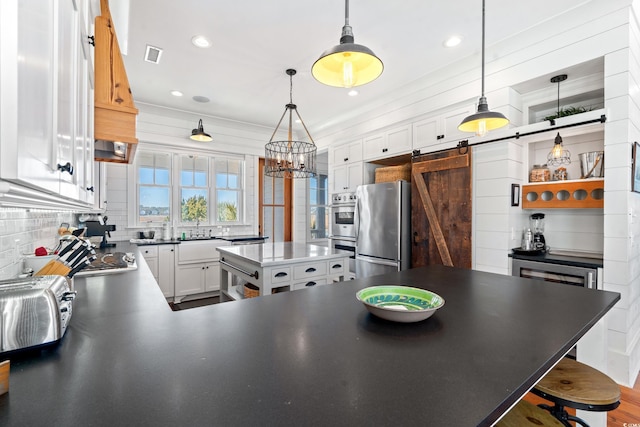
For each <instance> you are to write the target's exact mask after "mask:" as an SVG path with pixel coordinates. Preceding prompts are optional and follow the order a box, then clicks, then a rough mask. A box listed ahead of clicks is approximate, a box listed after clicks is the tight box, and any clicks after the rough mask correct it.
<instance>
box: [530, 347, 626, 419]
mask: <svg viewBox="0 0 640 427" xmlns="http://www.w3.org/2000/svg"><path fill="white" fill-rule="evenodd" d="M531 391H532V392H533V393H534V394H536V395H538V396H540V397H543V398H545V399H547V400H549V401H551V402H554V403H557V404H559V405H563V406H568V407H570V408H575V409H584V410H588V411H610V410H613V409H615V408H617V407H618V405H620V387H619V386H618V384H616V383H615V381H613V380H612V379H611V378H609V377H608V376H607V375H605V374H603V373H602V372H600V371H598V370H597V369H594V368H592V367H590V366H588V365H585V364H584V363H580V362H578V361H576V360H573V359H569V358H567V357H564V358H563V359H562V360H561V361H560V362H558V364H557V365H556V366H555V367H554V368H553V369H552V370H551V371H549V373H547V375H545V376H544V378H542V379H541V380H540V382H538V384H536V385H535V386H534V388H533V390H531Z"/></svg>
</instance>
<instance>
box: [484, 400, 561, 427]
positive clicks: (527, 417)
mask: <svg viewBox="0 0 640 427" xmlns="http://www.w3.org/2000/svg"><path fill="white" fill-rule="evenodd" d="M540 426H549V427H564V424H562V423H561V422H560V421H558V420H557V419H556V418H555V417H554V416H553V415H551V414H550V413H548V412H547V411H544V410H542V409H540V408H538V407H537V406H536V405H534V404H533V403H529V402H527V401H526V400H521V401H520V402H518V403H517V404H516V406H514V407H513V408H511V410H510V411H509V412H507V414H506V415H505V416H504V417H502V419H501V420H500V421H498V423H497V424H496V427H540Z"/></svg>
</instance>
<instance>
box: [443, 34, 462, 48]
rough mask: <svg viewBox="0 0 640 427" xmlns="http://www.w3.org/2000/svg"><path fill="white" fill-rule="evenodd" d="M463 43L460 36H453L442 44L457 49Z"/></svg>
mask: <svg viewBox="0 0 640 427" xmlns="http://www.w3.org/2000/svg"><path fill="white" fill-rule="evenodd" d="M460 42H462V37H460V36H451V37H449V38H448V39H446V40H445V41H444V42H443V43H442V44H443V45H444V47H455V46H458V45H459V44H460Z"/></svg>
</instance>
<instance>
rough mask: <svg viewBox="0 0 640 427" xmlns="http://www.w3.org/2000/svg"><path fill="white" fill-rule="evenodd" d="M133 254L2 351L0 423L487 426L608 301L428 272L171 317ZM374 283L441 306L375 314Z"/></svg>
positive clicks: (79, 284)
mask: <svg viewBox="0 0 640 427" xmlns="http://www.w3.org/2000/svg"><path fill="white" fill-rule="evenodd" d="M117 250H119V251H123V252H135V253H136V254H138V249H137V247H136V246H135V245H131V244H128V243H127V244H119V245H118V247H117ZM138 260H139V261H138V262H139V265H138V269H137V270H136V271H133V272H129V273H124V274H113V275H107V276H96V277H86V278H77V279H76V280H75V287H76V290H77V291H78V296H77V299H76V300H75V303H74V308H73V317H72V319H71V324H70V326H69V329H68V331H67V333H66V335H65V336H64V337H63V339H62V340H61V342H60V343H59V344H58V345H56V346H52V347H50V348H48V349H45V350H41V351H34V352H29V353H24V354H21V355H18V356H15V357H12V358H11V374H10V375H11V376H10V392H9V393H7V394H5V395H3V396H0V425H2V426H3V427H7V426H25V425H93V426H113V425H131V426H147V425H148V426H165V425H166V426H174V425H194V426H195V425H198V426H201V425H217V426H236V425H237V426H247V425H274V426H286V425H295V426H298V425H344V426H354V425H394V426H395V425H433V426H443V425H458V426H476V425H490V424H492V423H493V422H494V421H495V420H496V419H497V418H498V417H499V416H500V414H502V413H504V411H505V410H507V409H508V408H509V407H510V406H511V405H512V404H513V403H514V402H516V401H517V399H519V398H520V397H521V396H522V395H523V394H524V393H525V392H526V391H527V390H528V389H529V388H530V387H532V386H533V384H534V383H535V382H536V381H537V379H538V378H540V377H541V376H542V375H543V374H544V373H545V372H547V370H548V369H549V368H550V367H551V366H553V364H554V363H555V362H556V361H557V360H559V358H560V357H562V355H563V354H564V353H565V352H566V351H568V350H569V349H570V348H571V347H573V345H575V343H576V341H577V340H578V339H579V338H580V337H581V336H582V335H583V334H584V333H585V332H586V331H587V330H589V329H590V328H591V326H593V325H594V324H595V322H596V321H597V320H598V319H600V318H601V317H602V316H603V315H604V314H605V313H606V312H607V311H608V310H609V309H610V308H611V307H612V306H613V305H614V304H615V302H616V301H617V300H618V299H619V294H617V293H612V292H605V291H595V290H590V289H585V288H578V287H575V286H557V285H556V284H550V283H546V282H539V281H533V280H529V279H523V278H517V277H510V276H504V275H497V274H491V273H483V272H477V271H472V270H465V269H454V268H449V267H443V266H430V267H424V268H420V269H414V270H408V271H404V272H399V273H391V274H386V275H381V276H374V277H370V278H366V279H360V280H353V281H349V282H344V283H339V284H335V285H326V286H320V287H317V288H314V289H308V290H301V291H293V292H286V293H279V294H276V295H269V296H265V297H260V298H252V299H246V300H241V301H236V302H229V303H222V304H216V305H212V306H206V307H200V308H193V309H189V310H183V311H177V312H173V311H171V310H170V308H169V306H168V305H167V303H166V301H165V299H164V297H163V295H162V293H161V291H160V289H159V288H158V286H157V284H156V282H155V280H154V279H153V277H152V275H151V272H150V271H149V269H148V267H147V265H146V263H145V262H144V259H143V257H142V256H139V257H138ZM388 283H398V284H404V285H410V286H419V287H425V288H428V289H430V290H432V291H434V292H437V293H438V294H440V295H441V296H442V297H443V298H444V299H445V300H446V304H445V306H444V307H443V308H441V309H440V310H438V312H437V313H436V314H435V315H434V316H432V317H431V318H429V319H428V320H426V321H424V322H419V323H414V324H397V323H391V322H387V321H383V320H380V319H378V318H376V317H373V316H372V315H370V314H369V313H368V312H367V311H366V310H365V308H364V306H363V305H362V304H361V303H359V302H358V301H357V300H356V299H355V293H356V291H357V290H359V289H362V288H364V287H366V286H370V285H380V284H388ZM566 301H571V304H569V305H567V304H566ZM540 307H544V310H541V309H540ZM541 342H544V345H541Z"/></svg>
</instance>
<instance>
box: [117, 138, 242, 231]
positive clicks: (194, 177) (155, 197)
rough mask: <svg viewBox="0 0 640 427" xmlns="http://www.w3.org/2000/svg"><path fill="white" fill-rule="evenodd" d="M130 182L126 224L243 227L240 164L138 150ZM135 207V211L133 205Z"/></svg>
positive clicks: (226, 160)
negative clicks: (234, 225) (134, 187)
mask: <svg viewBox="0 0 640 427" xmlns="http://www.w3.org/2000/svg"><path fill="white" fill-rule="evenodd" d="M128 170H129V172H128V173H129V179H130V180H131V182H135V183H136V191H130V192H129V196H128V197H129V199H128V201H129V206H130V207H131V208H130V209H129V222H130V224H135V225H137V226H148V225H152V224H155V225H158V224H161V223H164V222H171V223H172V224H173V225H175V226H180V225H182V226H189V225H191V226H193V225H195V224H197V223H199V224H201V225H216V224H219V225H228V224H241V223H242V220H243V218H244V211H243V203H244V197H245V196H244V191H245V189H244V182H245V178H244V173H245V171H244V160H243V159H238V158H235V159H234V158H223V157H214V156H213V155H209V156H208V155H195V154H194V155H190V154H173V153H168V152H149V151H142V150H140V149H139V150H138V152H137V154H136V160H135V167H134V168H129V169H128ZM135 206H137V207H138V208H137V209H135V208H134V207H135Z"/></svg>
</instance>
